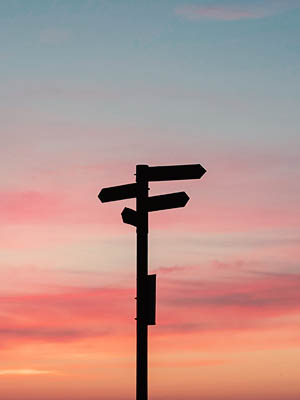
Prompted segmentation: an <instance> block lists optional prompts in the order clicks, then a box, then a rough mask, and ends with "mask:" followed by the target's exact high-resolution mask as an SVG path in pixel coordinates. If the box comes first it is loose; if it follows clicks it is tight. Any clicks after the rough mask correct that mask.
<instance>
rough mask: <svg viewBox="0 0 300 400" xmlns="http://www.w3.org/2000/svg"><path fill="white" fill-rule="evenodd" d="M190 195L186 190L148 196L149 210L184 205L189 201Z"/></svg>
mask: <svg viewBox="0 0 300 400" xmlns="http://www.w3.org/2000/svg"><path fill="white" fill-rule="evenodd" d="M189 199H190V198H189V196H188V195H187V194H186V193H185V192H178V193H170V194H162V195H160V196H152V197H149V198H148V204H147V209H148V211H159V210H167V209H168V208H179V207H184V206H185V205H186V203H187V202H188V201H189Z"/></svg>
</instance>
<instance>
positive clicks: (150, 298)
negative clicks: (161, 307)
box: [146, 274, 156, 325]
mask: <svg viewBox="0 0 300 400" xmlns="http://www.w3.org/2000/svg"><path fill="white" fill-rule="evenodd" d="M146 279H147V281H146V284H147V285H146V288H147V302H146V306H147V309H146V323H147V325H155V324H156V322H155V308H156V275H155V274H154V275H147V277H146Z"/></svg>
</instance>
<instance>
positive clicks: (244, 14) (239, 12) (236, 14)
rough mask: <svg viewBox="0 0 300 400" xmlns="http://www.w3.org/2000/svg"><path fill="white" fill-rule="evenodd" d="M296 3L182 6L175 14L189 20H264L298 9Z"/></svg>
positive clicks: (274, 2) (275, 2)
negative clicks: (290, 9)
mask: <svg viewBox="0 0 300 400" xmlns="http://www.w3.org/2000/svg"><path fill="white" fill-rule="evenodd" d="M298 6H299V4H297V2H296V1H293V0H290V1H289V0H287V1H285V2H282V1H272V2H266V1H264V2H262V3H261V4H259V5H255V4H253V5H249V4H247V5H243V6H241V5H239V4H234V3H232V4H229V5H222V4H215V5H210V6H205V5H193V4H190V5H183V6H181V7H177V8H176V9H175V13H176V14H177V15H180V16H182V17H184V18H187V19H189V20H201V19H214V20H221V21H236V20H241V19H258V18H264V17H267V16H270V15H273V14H276V13H278V12H281V11H282V10H285V9H288V8H293V7H298Z"/></svg>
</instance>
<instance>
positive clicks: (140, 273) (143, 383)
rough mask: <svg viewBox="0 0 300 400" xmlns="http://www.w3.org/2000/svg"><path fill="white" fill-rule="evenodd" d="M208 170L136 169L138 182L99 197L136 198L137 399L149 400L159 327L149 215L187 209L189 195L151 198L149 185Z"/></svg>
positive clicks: (127, 213)
mask: <svg viewBox="0 0 300 400" xmlns="http://www.w3.org/2000/svg"><path fill="white" fill-rule="evenodd" d="M205 172H206V170H205V169H204V168H203V167H202V166H201V165H200V164H188V165H170V166H155V167H149V166H148V165H137V166H136V183H130V184H128V185H121V186H113V187H109V188H104V189H102V190H101V191H100V193H99V195H98V197H99V200H100V201H101V202H102V203H105V202H110V201H117V200H124V199H130V198H136V211H134V210H132V209H131V208H127V207H125V208H124V209H123V211H122V214H121V215H122V219H123V222H124V223H126V224H129V225H133V226H135V227H136V232H137V256H136V266H137V297H136V299H137V308H136V310H137V316H136V321H137V325H136V329H137V330H136V339H137V340H136V400H147V399H148V325H155V303H156V300H155V298H156V275H148V212H152V211H160V210H167V209H170V208H178V207H184V206H185V205H186V204H187V202H188V200H189V197H188V195H187V194H186V193H185V192H178V193H170V194H164V195H160V196H152V197H148V191H149V187H148V184H149V182H152V181H153V182H154V181H169V180H181V179H200V178H201V177H202V176H203V175H204V174H205Z"/></svg>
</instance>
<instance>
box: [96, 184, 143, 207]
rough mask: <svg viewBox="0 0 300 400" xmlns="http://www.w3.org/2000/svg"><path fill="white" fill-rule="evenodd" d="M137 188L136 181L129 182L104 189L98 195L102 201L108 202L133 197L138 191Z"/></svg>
mask: <svg viewBox="0 0 300 400" xmlns="http://www.w3.org/2000/svg"><path fill="white" fill-rule="evenodd" d="M136 189H137V184H136V183H129V184H128V185H120V186H112V187H108V188H104V189H102V190H101V192H100V193H99V195H98V198H99V200H100V201H101V202H102V203H106V202H108V201H117V200H124V199H131V198H133V197H136V192H137V190H136Z"/></svg>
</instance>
